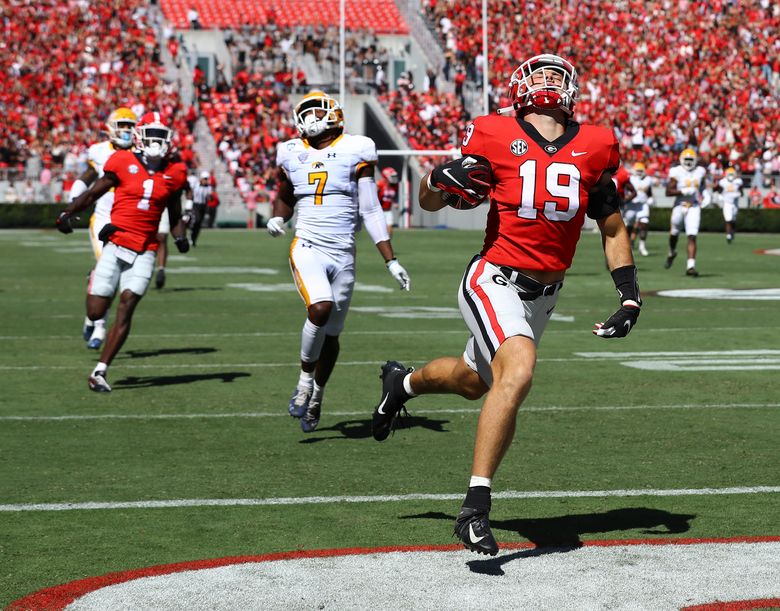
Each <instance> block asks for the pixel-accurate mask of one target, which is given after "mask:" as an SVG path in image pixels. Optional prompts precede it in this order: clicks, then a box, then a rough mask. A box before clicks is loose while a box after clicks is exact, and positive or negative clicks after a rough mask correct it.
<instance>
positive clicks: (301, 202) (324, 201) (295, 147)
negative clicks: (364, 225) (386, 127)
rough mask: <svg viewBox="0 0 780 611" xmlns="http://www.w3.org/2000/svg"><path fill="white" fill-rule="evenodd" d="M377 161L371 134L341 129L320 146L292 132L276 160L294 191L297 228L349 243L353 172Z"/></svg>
mask: <svg viewBox="0 0 780 611" xmlns="http://www.w3.org/2000/svg"><path fill="white" fill-rule="evenodd" d="M376 162H377V153H376V145H375V144H374V141H373V140H371V138H367V137H365V136H354V135H351V134H342V135H340V136H339V137H338V138H336V139H335V140H334V141H333V142H331V143H330V144H329V145H328V146H326V147H325V148H323V149H316V148H314V147H312V146H309V144H308V143H307V142H306V141H304V140H302V139H300V138H295V139H293V140H288V141H287V142H282V143H280V144H279V146H278V148H277V151H276V165H277V166H279V167H281V168H282V170H284V173H285V175H286V176H287V178H288V180H289V181H290V183H292V186H293V192H294V194H295V199H296V203H295V210H296V214H297V217H296V221H295V234H296V235H297V236H299V237H301V238H304V239H306V240H308V241H310V242H312V243H314V244H320V245H323V246H329V247H332V248H338V249H347V250H348V249H351V248H352V247H353V246H354V243H355V231H356V229H357V226H358V224H357V223H358V189H357V172H358V171H359V170H360V169H361V168H362V167H364V166H366V165H371V166H373V165H375V164H376Z"/></svg>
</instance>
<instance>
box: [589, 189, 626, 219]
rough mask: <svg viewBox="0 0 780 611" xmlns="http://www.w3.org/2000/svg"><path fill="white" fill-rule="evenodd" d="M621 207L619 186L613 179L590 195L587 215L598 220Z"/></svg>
mask: <svg viewBox="0 0 780 611" xmlns="http://www.w3.org/2000/svg"><path fill="white" fill-rule="evenodd" d="M619 209H620V198H619V197H618V194H617V187H616V186H615V183H614V182H612V181H611V180H610V181H609V182H608V183H605V185H604V186H602V187H601V188H600V189H599V190H598V191H594V192H593V193H590V194H589V195H588V211H587V215H588V216H589V217H590V218H592V219H593V220H596V221H597V220H599V219H603V218H606V217H608V216H609V215H610V214H613V213H614V212H617V211H618V210H619Z"/></svg>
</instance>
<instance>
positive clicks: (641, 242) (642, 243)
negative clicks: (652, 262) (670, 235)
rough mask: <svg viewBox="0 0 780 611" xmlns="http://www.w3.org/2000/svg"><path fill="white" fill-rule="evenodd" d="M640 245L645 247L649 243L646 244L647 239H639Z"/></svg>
mask: <svg viewBox="0 0 780 611" xmlns="http://www.w3.org/2000/svg"><path fill="white" fill-rule="evenodd" d="M639 245H640V246H641V247H642V248H645V246H647V244H645V241H644V240H639Z"/></svg>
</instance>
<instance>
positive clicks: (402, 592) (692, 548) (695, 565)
mask: <svg viewBox="0 0 780 611" xmlns="http://www.w3.org/2000/svg"><path fill="white" fill-rule="evenodd" d="M501 547H502V553H501V554H500V555H499V556H497V557H496V558H491V559H486V560H483V559H481V557H478V556H475V555H473V554H470V553H469V552H467V551H465V550H463V549H462V547H461V546H460V545H452V544H449V545H404V546H387V547H373V548H369V547H363V548H355V547H352V548H341V549H313V550H296V551H288V552H276V553H270V554H262V555H251V556H250V555H246V556H233V557H223V558H207V559H203V560H190V561H186V562H178V563H174V564H162V565H156V566H146V567H140V568H137V569H131V570H125V571H122V572H114V573H107V574H104V575H97V576H93V577H87V578H84V579H79V580H76V581H71V582H68V583H64V584H61V585H56V586H51V587H48V588H44V589H42V590H38V591H37V592H33V593H31V594H28V595H27V596H25V597H24V598H21V599H18V600H15V601H13V602H12V603H11V604H10V605H9V606H8V607H7V609H8V611H22V610H24V611H43V610H46V611H55V610H62V609H67V610H69V611H103V610H104V609H117V608H132V609H138V608H144V609H201V608H208V609H289V608H296V609H298V608H301V609H324V608H326V607H327V608H336V609H377V608H387V609H410V610H411V609H464V608H480V607H483V606H484V601H490V605H489V607H490V608H492V609H550V610H552V609H556V610H557V609H680V608H682V609H684V610H687V609H695V610H696V611H746V610H748V609H762V608H776V607H777V605H778V604H780V598H778V596H777V594H778V590H777V572H778V570H780V561H779V560H778V558H780V555H779V554H778V551H780V537H730V538H725V537H720V538H708V539H705V538H702V539H692V538H669V537H664V538H660V537H654V538H648V539H624V540H619V539H618V540H615V539H612V540H586V541H582V542H580V544H577V545H570V546H561V547H540V546H537V545H535V544H534V543H532V542H527V541H520V542H518V541H510V542H504V543H502V544H501ZM399 572H404V573H405V574H408V575H414V576H415V579H401V580H399V578H398V575H399ZM453 583H454V584H455V585H452V586H451V587H448V586H449V585H450V584H453ZM727 601H728V602H727ZM747 602H749V603H751V604H750V605H749V606H748V605H746V604H745V603H747ZM691 605H699V606H696V607H693V608H692V607H690V606H691Z"/></svg>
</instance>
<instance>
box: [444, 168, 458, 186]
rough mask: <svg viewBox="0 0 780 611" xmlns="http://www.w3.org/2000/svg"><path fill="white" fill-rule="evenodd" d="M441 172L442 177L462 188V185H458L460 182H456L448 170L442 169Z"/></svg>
mask: <svg viewBox="0 0 780 611" xmlns="http://www.w3.org/2000/svg"><path fill="white" fill-rule="evenodd" d="M442 172H443V173H444V175H445V176H446V177H447V178H449V179H450V180H451V181H452V182H454V183H455V184H456V185H458V186H459V187H463V185H462V184H461V183H460V181H458V180H457V179H456V178H455V177H454V176H453V175H452V173H451V172H450V170H449V168H444V169H443V170H442Z"/></svg>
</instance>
